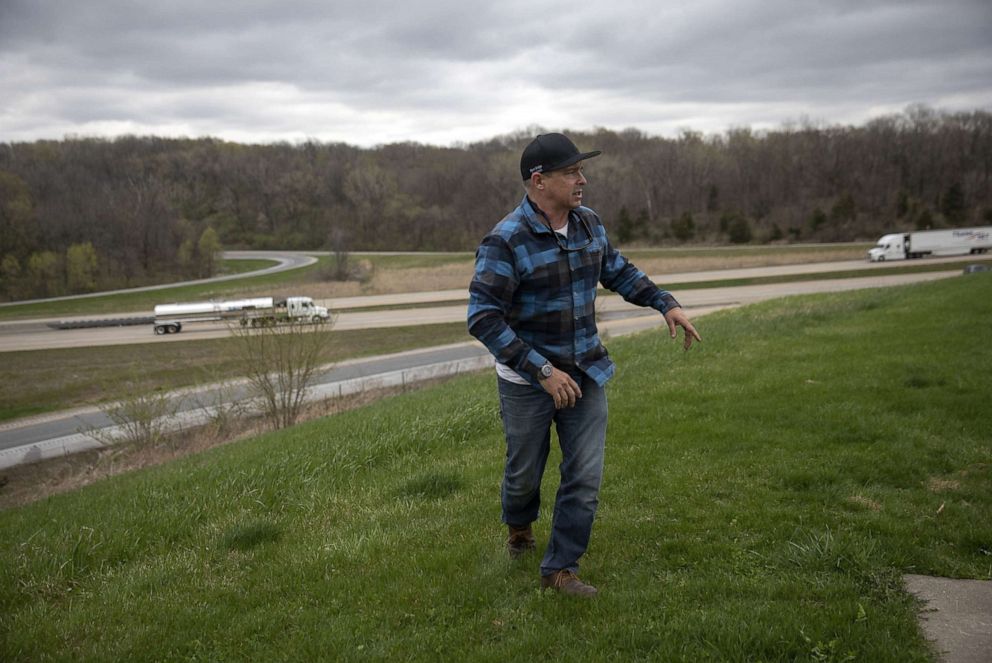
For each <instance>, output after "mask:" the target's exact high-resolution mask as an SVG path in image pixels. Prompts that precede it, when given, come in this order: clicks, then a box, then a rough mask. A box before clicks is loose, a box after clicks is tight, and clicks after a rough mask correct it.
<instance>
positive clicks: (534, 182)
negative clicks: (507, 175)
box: [530, 173, 544, 189]
mask: <svg viewBox="0 0 992 663" xmlns="http://www.w3.org/2000/svg"><path fill="white" fill-rule="evenodd" d="M530 185H531V186H532V187H533V188H535V189H543V188H544V174H543V173H531V174H530Z"/></svg>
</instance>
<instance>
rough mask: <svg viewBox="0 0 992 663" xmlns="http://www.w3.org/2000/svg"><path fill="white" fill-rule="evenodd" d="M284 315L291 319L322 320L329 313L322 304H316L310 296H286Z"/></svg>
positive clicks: (325, 318) (326, 317) (324, 319)
mask: <svg viewBox="0 0 992 663" xmlns="http://www.w3.org/2000/svg"><path fill="white" fill-rule="evenodd" d="M286 315H287V317H288V318H290V319H291V320H309V321H310V322H324V321H326V320H327V319H328V318H329V317H330V314H329V313H328V312H327V309H326V308H324V307H323V306H317V305H316V304H314V303H313V299H311V298H310V297H287V298H286Z"/></svg>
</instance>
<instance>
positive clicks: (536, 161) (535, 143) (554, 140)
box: [520, 134, 602, 180]
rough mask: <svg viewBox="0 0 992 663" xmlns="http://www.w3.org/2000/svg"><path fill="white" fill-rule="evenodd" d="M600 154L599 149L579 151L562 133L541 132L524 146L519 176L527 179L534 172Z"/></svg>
mask: <svg viewBox="0 0 992 663" xmlns="http://www.w3.org/2000/svg"><path fill="white" fill-rule="evenodd" d="M600 154H602V151H600V150H594V151H592V152H579V148H577V147H576V146H575V143H573V142H572V141H571V140H569V139H568V136H565V135H564V134H541V135H540V136H538V137H537V138H535V139H534V140H532V141H531V142H530V144H529V145H527V147H525V148H524V153H523V154H522V155H521V156H520V176H521V177H523V178H524V179H525V180H529V179H530V176H531V175H533V174H534V173H547V172H550V171H552V170H558V169H560V168H568V167H569V166H571V165H572V164H573V163H578V162H580V161H582V160H583V159H589V158H592V157H595V156H599V155H600Z"/></svg>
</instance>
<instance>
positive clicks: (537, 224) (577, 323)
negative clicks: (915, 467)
mask: <svg viewBox="0 0 992 663" xmlns="http://www.w3.org/2000/svg"><path fill="white" fill-rule="evenodd" d="M544 218H545V217H544V214H543V212H541V211H540V210H539V209H537V208H536V206H535V205H534V204H533V203H532V202H531V201H530V199H529V198H528V197H526V196H525V197H524V199H523V201H522V202H521V203H520V205H519V206H518V207H517V208H516V209H515V210H514V211H513V212H511V213H510V214H508V215H507V216H506V218H504V219H503V220H502V221H500V222H499V223H498V224H497V225H496V226H495V227H494V228H493V229H492V230H491V231H490V232H489V234H488V235H486V236H485V238H484V239H483V240H482V243H481V244H480V245H479V249H478V250H477V251H476V254H475V276H474V277H473V278H472V284H471V286H470V287H469V304H468V329H469V333H471V334H472V336H474V337H475V338H477V339H479V340H480V341H482V343H483V344H484V345H485V346H486V348H488V349H489V351H490V352H491V353H492V354H493V355H494V356H495V357H496V359H497V361H500V362H502V363H504V364H506V365H507V366H509V367H510V368H512V369H513V370H514V371H516V372H517V373H519V374H520V375H521V376H523V377H524V378H525V379H527V380H529V381H530V382H531V384H533V385H534V386H536V387H538V388H540V382H539V380H538V375H539V371H540V368H541V366H543V365H544V364H545V363H546V362H547V361H550V362H551V363H552V364H554V365H556V366H558V367H559V368H569V367H571V366H575V367H577V368H578V369H579V370H581V371H582V372H583V373H585V374H586V375H588V376H589V377H591V378H592V379H593V380H595V381H596V382H597V384H599V385H603V384H605V383H606V381H607V380H609V379H610V378H611V377H613V374H614V372H615V371H616V367H615V365H614V363H613V361H612V360H611V359H610V358H609V354H608V353H607V351H606V348H605V347H603V344H602V343H601V342H600V340H599V330H598V329H597V328H596V290H597V284H599V283H602V284H603V286H604V287H606V288H608V289H610V290H613V291H614V292H617V293H618V294H620V295H621V296H622V297H623V298H624V299H626V300H627V301H628V302H631V303H632V304H637V305H638V306H649V307H651V308H654V309H657V310H658V311H659V312H661V313H662V314H663V315H664V314H665V313H667V312H668V310H669V309H672V308H675V307H677V306H679V303H678V302H677V301H675V298H674V297H673V296H672V295H671V294H670V293H669V292H667V291H665V290H662V289H660V288H659V287H658V286H656V285H655V284H654V283H653V282H652V281H651V279H649V278H648V277H647V276H645V274H644V272H642V271H640V270H639V269H637V268H636V267H635V266H634V265H633V264H631V263H630V262H629V261H628V260H627V259H626V258H625V257H623V255H621V254H620V252H619V251H617V250H616V249H615V248H613V246H612V245H611V244H610V241H609V239H607V237H606V229H605V228H604V227H603V223H602V221H601V220H600V218H599V215H597V214H596V213H595V212H594V211H592V210H591V209H589V208H588V207H579V208H577V209H575V210H572V211H571V212H570V213H569V216H568V224H569V227H568V240H567V244H566V246H568V247H569V248H573V247H574V248H577V247H580V246H582V245H583V244H584V243H585V242H586V241H587V240H588V239H589V238H588V237H587V235H586V229H585V227H584V225H583V223H582V220H583V219H584V220H585V222H586V225H587V226H588V228H589V231H590V232H591V234H592V243H591V244H590V245H589V246H588V247H586V248H585V249H583V250H581V251H568V252H566V251H562V250H561V248H560V247H559V246H558V243H557V241H556V240H555V237H554V231H553V230H551V228H550V227H549V226H548V225H547V224H546V222H545V220H544Z"/></svg>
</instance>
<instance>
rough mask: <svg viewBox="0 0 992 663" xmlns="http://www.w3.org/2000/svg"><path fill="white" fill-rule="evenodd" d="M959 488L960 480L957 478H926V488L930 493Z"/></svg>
mask: <svg viewBox="0 0 992 663" xmlns="http://www.w3.org/2000/svg"><path fill="white" fill-rule="evenodd" d="M959 488H961V482H960V481H958V480H957V479H941V478H939V477H930V478H929V479H928V480H927V490H929V491H930V492H931V493H946V492H949V491H952V490H958V489H959Z"/></svg>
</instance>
